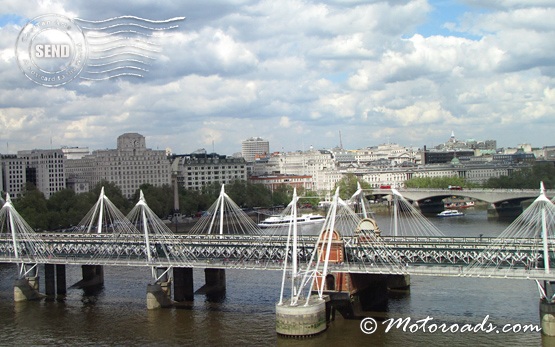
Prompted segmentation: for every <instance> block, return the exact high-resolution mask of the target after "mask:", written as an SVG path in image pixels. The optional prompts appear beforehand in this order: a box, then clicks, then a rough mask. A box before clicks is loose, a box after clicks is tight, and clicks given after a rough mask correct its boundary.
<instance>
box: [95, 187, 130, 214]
mask: <svg viewBox="0 0 555 347" xmlns="http://www.w3.org/2000/svg"><path fill="white" fill-rule="evenodd" d="M102 188H104V195H106V196H107V197H108V199H110V201H111V202H112V203H113V204H114V206H116V208H117V209H119V210H120V211H121V212H122V213H123V214H124V215H125V214H127V213H128V212H129V211H130V210H131V203H130V202H129V200H127V199H126V198H125V197H124V196H123V194H122V192H121V189H120V188H119V187H118V186H117V185H116V184H115V183H112V182H108V181H106V180H102V181H100V182H99V183H98V184H97V185H95V186H94V188H93V189H92V190H91V191H90V192H89V193H87V194H88V196H89V199H91V200H92V201H93V204H94V203H95V202H96V201H97V200H98V197H99V196H100V190H101V189H102Z"/></svg>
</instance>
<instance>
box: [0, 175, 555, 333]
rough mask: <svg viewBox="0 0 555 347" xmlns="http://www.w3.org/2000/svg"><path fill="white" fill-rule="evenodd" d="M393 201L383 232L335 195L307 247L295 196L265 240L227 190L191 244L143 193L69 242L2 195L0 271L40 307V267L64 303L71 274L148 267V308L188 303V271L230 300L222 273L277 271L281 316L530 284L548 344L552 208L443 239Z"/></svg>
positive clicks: (92, 275)
mask: <svg viewBox="0 0 555 347" xmlns="http://www.w3.org/2000/svg"><path fill="white" fill-rule="evenodd" d="M359 188H360V187H359ZM391 194H392V195H393V197H394V199H392V200H393V201H394V204H393V217H392V223H391V230H389V231H387V230H383V231H382V230H380V228H379V226H378V225H377V224H376V222H375V221H374V220H373V219H372V218H368V217H367V215H368V214H369V209H368V205H367V201H366V199H365V198H364V193H363V191H362V190H361V189H359V190H358V191H357V192H356V193H355V194H354V195H353V196H352V197H351V199H349V200H348V201H344V200H342V199H340V198H339V194H338V191H337V192H336V193H335V196H334V199H333V202H332V205H331V206H330V208H329V209H328V213H327V215H326V217H325V220H324V222H323V224H322V226H321V227H320V228H319V232H317V233H313V234H308V235H307V234H306V233H305V234H303V231H302V228H301V227H299V226H297V223H296V222H295V221H296V220H297V209H296V206H297V199H298V198H297V196H296V194H295V196H294V199H293V201H292V202H291V203H290V204H289V206H287V208H286V209H285V210H284V211H283V213H282V215H283V216H284V218H285V217H291V218H290V220H291V222H290V223H288V224H287V225H286V226H281V227H279V228H275V229H264V230H261V229H260V228H259V227H258V226H257V225H256V224H255V223H254V222H253V220H252V218H250V217H249V216H247V215H246V214H245V212H244V211H242V209H241V208H239V207H238V206H237V205H236V204H235V203H234V202H233V201H232V200H231V199H230V198H229V196H228V195H227V194H226V193H225V191H224V187H222V190H221V193H220V196H219V197H218V199H217V200H216V202H215V203H214V204H213V205H212V206H211V207H210V209H209V210H208V212H207V213H206V214H205V215H204V216H203V217H201V218H200V219H199V221H198V222H197V223H196V224H195V225H194V227H193V228H192V229H191V231H190V232H189V233H187V234H174V233H172V231H171V230H170V229H169V228H168V227H167V226H166V225H165V224H164V223H163V222H162V221H161V220H160V219H159V218H158V217H157V216H156V215H155V214H154V213H153V212H152V210H151V209H150V208H149V207H148V205H147V203H146V201H145V199H144V197H143V195H142V192H141V197H140V200H139V202H138V203H137V204H136V206H135V207H134V208H133V209H132V211H131V212H130V213H129V214H128V215H127V216H124V215H123V214H122V213H121V212H120V211H119V210H118V209H117V208H116V207H115V206H114V205H113V204H112V202H111V201H110V200H109V198H108V197H107V196H106V195H104V190H103V189H102V191H101V193H100V196H99V198H98V200H97V202H96V204H95V205H94V206H93V207H92V208H91V210H90V211H89V213H88V214H87V215H86V216H85V217H84V218H83V220H82V221H81V222H80V223H79V225H78V226H76V227H74V228H73V229H72V231H71V232H67V231H66V232H35V231H33V229H32V228H31V227H30V226H29V225H28V224H27V223H26V222H25V220H24V219H23V218H22V217H21V215H20V214H19V213H18V212H17V211H16V209H15V208H14V205H13V204H12V201H11V199H10V197H9V195H7V196H6V200H5V202H4V204H3V207H2V208H1V210H0V263H15V264H17V268H18V275H17V279H16V281H15V285H14V299H15V300H16V301H22V300H31V299H38V298H41V297H44V294H41V293H39V283H38V280H39V279H38V266H39V265H41V266H42V265H43V266H44V276H45V294H46V295H55V293H57V294H59V295H60V294H61V295H63V294H65V292H66V279H65V266H66V265H81V266H82V274H83V278H82V280H81V281H79V282H78V283H77V284H76V285H77V286H79V287H86V286H89V285H99V284H100V285H101V284H102V283H103V266H132V267H146V268H148V269H149V271H150V272H151V274H152V283H150V284H148V285H147V307H148V308H157V307H166V306H171V304H172V303H173V302H179V301H186V300H192V298H193V294H194V291H193V281H192V269H193V268H202V269H205V280H206V284H205V285H204V286H203V287H202V288H201V289H199V291H197V293H198V292H202V293H206V294H210V293H218V292H221V291H222V290H225V269H254V270H278V271H283V283H282V289H281V294H280V299H279V303H278V306H276V307H281V306H284V307H286V306H287V307H289V306H290V307H297V306H309V303H312V302H313V300H314V297H316V300H317V301H318V300H320V301H322V300H324V297H325V296H326V295H327V296H328V298H329V296H331V297H332V299H333V298H334V295H335V297H336V298H338V297H339V296H338V295H336V294H338V293H347V300H349V295H350V296H351V297H352V295H357V294H360V295H362V293H363V292H364V289H365V288H363V287H368V286H371V285H372V283H374V284H375V283H376V282H380V281H381V282H383V283H387V284H386V285H387V286H393V285H392V283H397V284H396V285H397V287H403V286H408V285H409V281H410V277H409V276H410V275H422V276H455V277H480V278H484V279H487V278H510V279H530V280H535V281H536V283H537V285H538V291H539V295H540V317H541V321H542V329H543V330H542V331H543V333H545V334H549V335H555V271H554V270H552V267H553V266H554V265H555V237H554V234H555V204H554V203H553V201H551V200H549V198H548V197H547V196H546V192H545V189H543V184H542V185H541V188H540V192H539V195H538V196H537V197H536V199H535V200H534V202H533V203H532V204H531V205H530V206H529V207H528V208H527V209H526V210H525V211H524V212H523V213H522V214H521V215H519V217H518V218H516V219H515V221H514V222H513V223H511V225H509V226H508V227H507V228H506V229H505V230H504V231H503V232H502V233H501V234H500V235H499V236H498V237H478V238H476V237H446V236H444V235H443V234H442V233H441V231H439V230H438V229H437V228H436V227H435V226H433V225H432V224H431V223H430V222H429V221H428V220H427V219H426V218H425V217H423V216H422V214H421V212H420V211H418V210H417V209H416V208H415V207H414V206H413V204H412V203H410V202H409V201H408V200H407V199H405V198H404V197H403V196H402V195H401V194H400V193H399V192H398V191H396V190H395V189H391ZM170 270H172V271H170ZM172 284H173V300H172V298H171V293H172V288H171V285H172ZM56 287H57V290H56ZM288 288H289V289H288ZM289 290H290V298H289V299H287V300H286V299H285V296H287V295H288V294H287V292H288V291H289ZM305 296H306V298H305ZM338 300H339V299H338ZM351 301H352V300H351ZM284 302H287V303H284ZM349 312H350V315H351V316H352V315H353V311H352V310H351V311H349ZM349 312H347V314H346V316H349ZM342 313H343V312H342ZM283 319H285V320H286V321H287V319H288V318H283V317H282V318H281V321H280V320H279V319H278V326H279V325H280V324H281V323H283V324H281V325H282V327H283V326H285V325H287V324H285V323H284V322H283ZM279 322H281V323H279ZM311 325H313V324H311ZM278 332H280V331H279V327H278ZM281 333H284V334H291V335H297V334H302V335H307V334H308V335H310V334H311V333H310V332H306V331H301V332H288V331H285V332H283V331H281Z"/></svg>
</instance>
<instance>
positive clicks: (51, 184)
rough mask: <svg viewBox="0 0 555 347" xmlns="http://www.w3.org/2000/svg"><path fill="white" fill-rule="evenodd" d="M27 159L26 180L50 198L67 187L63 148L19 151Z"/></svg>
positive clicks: (18, 154) (19, 154)
mask: <svg viewBox="0 0 555 347" xmlns="http://www.w3.org/2000/svg"><path fill="white" fill-rule="evenodd" d="M17 157H18V158H21V159H24V161H25V176H26V181H27V182H30V183H33V184H34V185H35V186H36V187H37V189H38V190H39V191H41V192H42V193H43V194H44V196H45V197H46V198H47V199H48V198H49V197H50V195H52V194H54V193H56V192H57V191H60V190H63V189H65V188H66V176H65V169H64V153H63V152H62V150H61V149H33V150H25V151H18V152H17Z"/></svg>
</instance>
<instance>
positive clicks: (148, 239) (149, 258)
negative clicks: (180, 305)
mask: <svg viewBox="0 0 555 347" xmlns="http://www.w3.org/2000/svg"><path fill="white" fill-rule="evenodd" d="M126 219H127V220H128V221H129V222H130V223H131V225H132V226H133V228H132V229H131V231H133V232H137V233H139V234H141V235H142V237H143V239H144V245H143V247H142V249H141V250H140V251H139V252H140V254H143V255H144V257H145V258H146V259H145V261H146V262H147V263H148V264H150V265H151V266H150V269H151V276H152V280H153V283H150V284H148V286H147V307H148V308H149V309H155V308H159V307H169V306H172V305H173V302H172V300H171V292H172V291H171V285H172V282H173V278H172V272H171V270H172V269H174V270H175V268H183V267H185V266H187V265H188V264H189V265H190V266H192V265H191V262H192V260H193V259H194V256H193V255H192V254H191V253H190V251H189V248H188V245H184V244H183V243H182V242H180V241H179V240H178V239H177V238H176V236H175V234H174V233H173V232H172V231H171V230H170V229H169V228H168V226H167V225H166V224H165V223H164V222H163V221H162V220H161V219H160V218H159V217H158V216H157V215H156V214H155V213H154V212H153V211H152V210H151V209H150V207H149V206H148V204H147V202H146V199H145V197H144V194H143V192H142V190H141V191H140V197H139V201H138V202H137V204H136V205H135V207H134V208H133V209H132V210H131V211H130V212H129V214H128V215H127V217H126ZM160 263H163V264H164V265H163V266H161V265H160ZM168 264H169V266H168ZM176 273H177V274H178V276H179V277H180V278H179V280H180V283H182V282H184V283H185V284H180V286H179V287H176V288H175V289H176V291H177V295H178V296H182V297H185V296H187V297H190V293H189V294H187V293H185V292H183V291H188V290H187V288H186V287H185V286H186V284H187V283H190V285H191V286H192V272H183V271H179V270H178V271H177V272H176V271H174V274H176ZM187 274H189V275H190V276H191V279H190V280H189V281H186V279H185V278H184V277H183V276H186V275H187ZM189 291H192V288H190V289H189ZM182 292H183V293H182ZM178 299H181V297H178Z"/></svg>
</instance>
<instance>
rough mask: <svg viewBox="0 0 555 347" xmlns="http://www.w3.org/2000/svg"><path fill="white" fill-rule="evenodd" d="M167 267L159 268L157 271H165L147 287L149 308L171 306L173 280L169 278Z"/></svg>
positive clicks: (147, 305)
mask: <svg viewBox="0 0 555 347" xmlns="http://www.w3.org/2000/svg"><path fill="white" fill-rule="evenodd" d="M166 270H167V268H157V269H156V271H157V272H163V273H164V275H162V276H160V277H159V279H158V280H157V281H156V283H154V284H148V285H147V287H146V307H147V309H149V310H154V309H157V308H165V307H171V306H172V305H173V302H172V300H171V281H170V280H169V279H168V274H167V272H166Z"/></svg>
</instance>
